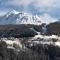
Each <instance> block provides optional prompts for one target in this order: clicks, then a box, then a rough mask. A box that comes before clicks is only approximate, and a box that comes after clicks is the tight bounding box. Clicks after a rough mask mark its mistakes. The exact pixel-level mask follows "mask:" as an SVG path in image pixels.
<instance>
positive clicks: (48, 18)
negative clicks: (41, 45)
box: [40, 13, 57, 24]
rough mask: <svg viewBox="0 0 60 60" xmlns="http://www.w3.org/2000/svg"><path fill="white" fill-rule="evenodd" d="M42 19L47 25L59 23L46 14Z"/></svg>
mask: <svg viewBox="0 0 60 60" xmlns="http://www.w3.org/2000/svg"><path fill="white" fill-rule="evenodd" d="M40 18H41V20H42V22H44V23H47V24H49V23H52V22H55V21H57V19H55V18H53V17H52V16H50V15H49V14H46V13H45V14H43V15H41V16H40Z"/></svg>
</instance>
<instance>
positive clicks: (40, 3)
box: [0, 0, 60, 18]
mask: <svg viewBox="0 0 60 60" xmlns="http://www.w3.org/2000/svg"><path fill="white" fill-rule="evenodd" d="M13 9H15V10H16V11H20V12H21V11H23V12H28V13H32V14H34V15H35V14H37V15H43V14H44V15H46V14H47V15H49V16H51V17H53V18H60V0H0V15H1V14H4V13H6V12H8V11H10V10H13Z"/></svg>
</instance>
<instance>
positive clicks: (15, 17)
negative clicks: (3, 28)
mask: <svg viewBox="0 0 60 60" xmlns="http://www.w3.org/2000/svg"><path fill="white" fill-rule="evenodd" d="M0 24H35V25H40V24H42V22H41V19H40V17H38V16H37V15H35V16H33V15H31V14H28V13H23V12H17V11H15V10H13V11H10V12H8V13H7V14H5V15H4V16H1V17H0Z"/></svg>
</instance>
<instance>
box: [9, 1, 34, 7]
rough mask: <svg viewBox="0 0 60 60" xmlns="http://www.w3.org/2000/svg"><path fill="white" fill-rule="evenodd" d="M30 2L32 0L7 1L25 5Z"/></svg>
mask: <svg viewBox="0 0 60 60" xmlns="http://www.w3.org/2000/svg"><path fill="white" fill-rule="evenodd" d="M31 2H33V0H11V1H9V2H8V3H10V4H12V5H23V6H27V5H29V4H30V3H31Z"/></svg>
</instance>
